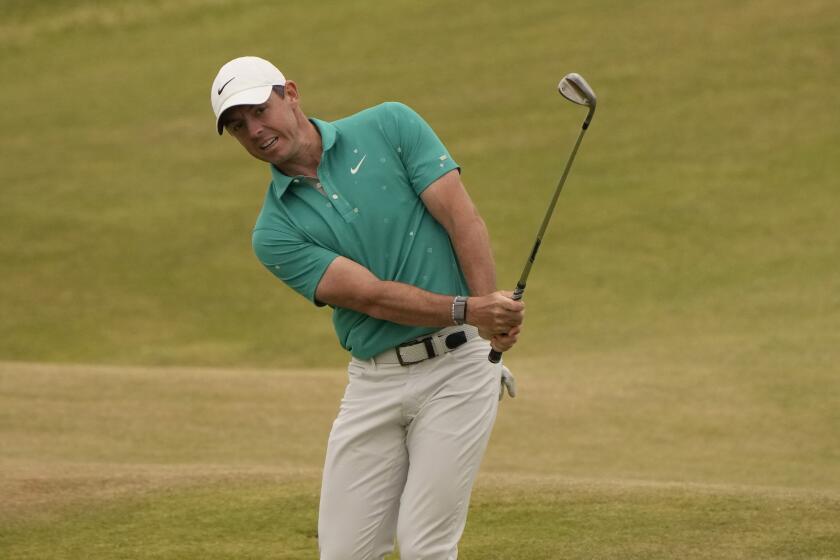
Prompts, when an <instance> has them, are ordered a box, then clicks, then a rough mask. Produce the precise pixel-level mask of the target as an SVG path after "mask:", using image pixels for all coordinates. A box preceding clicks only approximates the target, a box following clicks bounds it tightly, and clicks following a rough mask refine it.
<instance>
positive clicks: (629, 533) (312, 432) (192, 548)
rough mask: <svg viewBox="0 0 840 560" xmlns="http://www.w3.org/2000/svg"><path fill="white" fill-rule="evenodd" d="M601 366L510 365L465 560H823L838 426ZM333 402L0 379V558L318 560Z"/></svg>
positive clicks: (270, 378)
mask: <svg viewBox="0 0 840 560" xmlns="http://www.w3.org/2000/svg"><path fill="white" fill-rule="evenodd" d="M586 364H588V365H586ZM593 364H595V365H594V366H593ZM614 365H615V364H609V363H608V362H607V361H605V360H603V359H601V360H598V359H586V360H585V363H583V362H582V363H570V364H566V365H562V366H559V367H557V368H552V369H544V368H543V366H541V365H540V364H539V363H538V362H531V363H528V364H523V365H522V367H521V369H520V373H519V383H520V386H521V389H522V394H521V395H520V396H519V397H518V398H517V399H516V400H514V401H507V402H504V403H503V406H502V409H501V414H500V417H499V419H498V421H497V425H496V429H495V431H494V434H493V440H492V442H491V445H490V450H489V452H488V454H487V457H486V458H485V461H484V464H483V467H482V473H481V475H480V476H479V480H478V483H477V487H476V491H475V494H474V500H473V503H472V505H471V513H470V517H469V522H468V525H467V529H466V532H465V535H464V540H463V545H462V547H461V553H462V557H463V558H467V559H469V558H500V559H501V558H504V559H523V560H524V559H534V558H558V557H564V558H580V559H591V558H616V557H620V558H638V559H646V558H709V559H713V558H714V559H719V558H791V559H793V558H837V557H840V531H838V529H837V524H836V520H837V518H838V515H840V478H838V477H839V476H840V475H838V471H837V469H836V465H837V462H838V457H837V448H836V434H837V433H838V428H840V425H838V422H837V413H836V410H837V407H836V403H834V404H833V405H832V407H831V408H830V409H829V407H828V406H826V407H824V408H823V409H822V410H820V409H819V408H817V409H814V408H815V407H813V404H812V402H813V399H815V395H817V394H818V392H819V388H814V389H813V392H812V400H811V401H808V402H798V401H797V400H796V399H790V400H788V401H786V402H785V403H783V404H782V403H780V402H777V401H776V400H775V399H774V398H772V397H771V396H769V395H768V394H766V393H764V392H762V391H739V390H737V389H736V388H734V387H729V388H724V387H718V388H716V389H708V388H707V389H705V390H703V389H701V388H700V387H699V386H697V385H695V384H693V383H694V382H696V381H697V379H698V378H699V377H702V376H701V375H699V373H700V372H694V373H693V374H692V375H691V376H690V377H688V376H687V377H683V378H682V385H683V388H684V389H685V390H686V391H687V392H690V393H691V394H692V395H693V396H692V398H688V397H686V398H683V399H677V398H675V397H673V393H674V391H673V389H672V388H669V387H667V386H666V385H664V384H663V383H662V382H661V381H660V382H659V383H656V382H655V381H654V379H653V378H652V377H650V376H649V374H647V373H646V372H645V370H644V367H643V366H640V365H639V364H634V363H630V362H628V363H625V364H624V373H625V374H626V377H625V378H621V379H619V378H617V377H612V376H610V375H609V374H608V373H607V372H609V371H612V370H613V367H612V366H614ZM835 383H836V381H835ZM342 385H343V375H342V372H341V371H338V370H336V371H330V370H299V371H294V370H224V369H197V368H190V369H185V368H115V367H104V366H72V367H68V366H55V365H50V366H47V365H27V364H21V363H5V364H0V440H2V441H3V452H2V454H0V498H2V499H0V551H2V552H3V557H4V558H21V559H22V558H38V559H39V560H40V559H49V558H86V559H87V558H179V559H187V558H196V559H198V558H288V559H307V558H310V559H314V558H316V557H317V552H316V551H317V545H316V528H317V522H316V515H317V501H318V500H317V497H318V490H319V486H320V484H319V477H320V466H321V463H322V460H323V450H324V442H325V441H326V437H327V433H328V431H329V426H330V422H331V420H332V417H333V416H334V413H335V407H336V403H337V401H338V399H339V398H340V395H341V391H342ZM605 387H608V388H609V390H606V389H605ZM668 393H672V396H671V398H670V402H668V403H665V402H663V397H662V396H661V395H665V394H668Z"/></svg>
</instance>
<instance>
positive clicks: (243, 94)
mask: <svg viewBox="0 0 840 560" xmlns="http://www.w3.org/2000/svg"><path fill="white" fill-rule="evenodd" d="M272 87H274V86H259V87H255V88H251V89H246V90H244V91H240V92H237V93H234V94H233V95H231V96H230V97H228V98H227V99H225V102H224V103H222V106H221V107H219V112H218V114H217V116H216V130H218V132H219V134H221V133H222V128H223V127H222V123H221V122H220V121H221V118H222V115H223V114H224V113H225V111H227V110H228V109H230V108H231V107H236V106H237V105H259V104H260V103H265V102H266V100H267V99H268V98H269V96H270V95H271V88H272Z"/></svg>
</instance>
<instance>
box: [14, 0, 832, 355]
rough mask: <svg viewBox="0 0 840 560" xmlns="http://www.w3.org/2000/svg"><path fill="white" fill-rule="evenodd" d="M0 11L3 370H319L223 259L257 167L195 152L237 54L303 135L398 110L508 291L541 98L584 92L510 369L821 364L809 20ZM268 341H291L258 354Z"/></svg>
mask: <svg viewBox="0 0 840 560" xmlns="http://www.w3.org/2000/svg"><path fill="white" fill-rule="evenodd" d="M10 6H11V8H10V10H11V11H10V16H9V17H10V19H9V20H8V21H7V22H4V24H3V31H4V32H3V33H2V34H0V37H2V38H0V46H2V48H3V49H4V52H5V53H7V54H6V55H5V56H3V57H2V58H0V69H2V71H3V73H4V75H13V76H15V79H14V80H8V81H7V82H8V83H6V85H5V86H4V88H3V91H2V92H0V101H2V102H3V105H4V106H5V107H8V108H12V107H13V108H14V109H13V110H7V111H5V112H4V115H3V117H2V119H3V127H2V128H3V133H2V136H0V159H1V160H2V161H0V163H2V165H0V179H2V184H3V189H2V190H0V234H2V235H0V266H2V268H3V281H2V283H1V284H0V356H3V357H5V358H7V359H18V360H29V361H33V360H34V361H52V362H68V361H69V362H81V363H90V362H106V363H120V364H150V365H195V364H202V365H220V366H235V367H240V366H242V365H248V366H260V367H264V366H268V367H277V366H284V367H298V366H335V365H336V364H337V363H341V361H342V360H343V351H342V350H341V349H339V348H338V347H337V345H336V344H335V343H334V335H333V333H332V330H331V325H330V322H329V319H328V311H326V310H318V309H314V308H313V307H312V306H311V305H310V304H308V303H307V302H305V301H304V300H303V299H302V298H299V297H295V296H294V294H293V293H292V292H291V291H290V290H288V289H287V288H285V287H283V286H282V285H281V284H280V283H278V282H277V281H276V280H275V279H274V278H273V277H271V276H270V275H269V274H268V273H266V272H265V271H264V270H262V269H261V267H260V266H259V265H258V263H257V261H256V259H255V258H254V257H253V255H252V254H251V250H250V242H249V238H250V229H251V226H252V225H253V222H254V219H255V216H256V213H257V211H258V209H259V205H260V204H261V201H262V196H263V193H264V190H265V188H266V186H267V182H268V174H267V170H266V169H265V168H264V167H263V166H262V165H259V164H258V163H256V162H255V161H253V160H252V159H250V157H249V156H247V155H246V154H245V153H244V152H243V151H242V150H241V148H240V147H239V146H238V145H236V144H235V143H234V142H233V141H232V140H231V139H230V138H228V137H223V138H218V137H216V135H215V134H214V133H213V125H212V114H211V111H210V108H209V102H208V93H207V89H208V84H209V83H210V81H211V80H212V77H213V75H214V74H215V72H216V70H217V68H218V66H219V65H220V64H221V63H222V62H224V61H226V60H228V59H229V58H231V57H232V56H234V55H237V54H241V53H254V54H261V55H264V56H266V57H269V58H272V59H273V60H275V61H276V62H277V63H278V64H279V65H280V66H281V67H282V68H283V70H284V71H285V72H286V74H287V75H288V76H290V77H291V78H294V79H296V80H297V81H298V82H299V83H300V84H301V88H302V92H303V103H304V109H305V110H306V111H307V112H308V113H310V114H312V115H317V116H320V117H322V118H327V119H331V118H336V117H339V116H342V115H345V114H348V113H350V112H353V111H356V110H358V109H360V108H363V107H366V106H369V105H371V104H374V103H378V102H381V101H383V100H389V99H399V100H402V101H405V102H407V103H409V104H411V105H413V106H415V107H416V108H417V109H418V110H419V111H420V112H421V113H423V114H424V115H425V116H426V117H427V119H428V120H429V121H430V122H431V123H432V124H433V125H434V126H435V128H436V129H437V130H438V132H439V133H440V135H441V136H442V137H443V139H444V140H445V142H446V143H447V144H448V145H449V147H450V149H451V151H452V153H453V154H454V155H455V156H456V158H457V159H458V160H459V161H460V163H461V164H462V165H463V169H464V179H465V182H466V183H467V185H468V187H469V188H470V190H471V192H472V195H473V197H474V199H475V200H476V202H477V204H478V205H479V208H480V210H481V211H482V213H483V215H484V217H485V218H486V221H487V222H488V224H489V226H490V231H491V235H492V237H493V243H494V248H495V252H496V255H497V260H498V268H499V275H498V276H499V282H500V285H501V286H508V287H510V286H512V285H513V284H514V283H515V279H516V278H517V276H518V274H519V270H520V267H521V266H522V264H523V262H524V257H525V256H526V254H527V252H528V250H529V249H530V246H531V243H532V239H533V237H532V236H533V235H534V233H535V231H536V229H537V226H538V224H539V221H540V219H541V216H542V213H543V211H544V208H545V205H546V203H547V200H548V198H549V196H550V192H551V190H552V188H553V185H554V184H555V182H556V180H557V178H558V176H559V174H560V171H561V170H562V165H563V162H564V160H565V158H566V156H567V154H568V151H569V149H570V148H571V145H572V143H573V141H574V138H575V135H576V132H575V131H576V129H577V127H578V126H579V124H580V122H581V120H582V118H583V116H584V113H583V111H582V110H581V109H579V108H575V107H574V106H572V105H570V104H568V103H566V102H564V101H563V100H562V99H561V98H560V96H559V95H557V93H556V92H555V91H554V88H555V85H556V82H557V81H558V79H559V77H560V76H562V75H563V74H564V73H565V72H568V71H572V70H575V71H579V72H581V73H583V74H584V75H585V76H586V77H587V78H588V79H589V81H590V82H591V83H592V84H593V86H594V87H595V89H596V91H597V92H598V94H599V105H598V106H599V108H598V113H597V115H596V117H595V121H594V124H593V126H592V128H591V130H590V131H589V133H588V134H587V137H586V139H585V141H584V144H583V145H582V147H581V151H580V154H579V157H578V160H577V162H576V164H575V167H574V169H573V172H572V175H571V177H570V179H569V181H568V184H567V189H566V192H564V193H563V197H562V199H561V201H560V205H559V207H558V212H557V216H556V218H555V221H554V222H553V223H552V226H551V228H550V229H549V232H548V236H547V239H546V242H545V243H544V244H543V248H542V250H541V253H540V258H539V260H538V262H537V265H536V267H535V269H534V273H533V276H532V278H531V282H530V284H529V289H528V297H527V301H528V304H529V307H530V312H529V315H528V324H527V326H526V328H527V331H526V335H525V336H524V337H523V341H522V345H521V351H522V353H527V354H528V355H535V354H536V355H547V354H550V353H553V352H557V353H558V354H560V355H562V354H566V353H568V352H573V351H576V350H578V349H580V348H582V347H589V348H593V349H598V348H603V347H605V346H608V347H610V348H615V347H617V346H625V347H631V348H639V347H646V348H651V349H653V348H657V347H659V346H661V345H668V346H674V345H675V344H679V343H682V342H683V341H685V342H687V343H689V344H692V345H694V344H696V345H699V346H701V347H702V348H704V349H706V350H707V351H709V350H710V351H711V352H712V353H714V354H718V353H721V354H733V353H734V354H741V353H743V352H749V356H747V360H748V361H750V362H763V361H766V362H767V363H770V364H774V363H776V362H777V361H778V360H779V359H786V358H790V357H793V356H801V355H807V354H814V353H820V354H824V355H826V357H827V358H831V359H832V360H833V361H835V362H836V361H837V359H838V358H840V356H838V354H837V349H838V348H840V344H838V343H837V342H838V338H837V334H836V333H837V332H840V299H838V294H840V281H839V280H838V278H840V269H839V268H838V267H840V265H838V260H837V259H836V258H835V256H836V255H835V250H834V248H835V247H836V246H837V245H838V243H840V230H838V228H836V227H835V226H834V222H833V213H834V212H833V210H834V209H836V208H838V206H840V191H838V190H837V189H836V188H834V171H835V169H834V166H832V165H831V162H833V161H837V160H838V158H840V132H838V131H840V126H838V125H840V110H838V108H837V106H836V104H832V103H830V102H829V101H828V100H830V99H831V98H832V95H833V92H834V91H835V90H836V89H837V88H838V86H840V78H839V77H838V74H837V72H834V71H833V69H834V67H833V61H834V60H836V58H837V55H838V54H840V48H839V47H838V43H837V40H836V37H837V36H840V24H838V23H837V22H838V21H840V17H838V16H840V10H838V9H837V7H836V6H835V5H834V4H833V3H831V2H827V1H818V0H806V1H803V2H797V3H796V4H795V5H791V4H789V3H785V2H781V1H771V2H739V3H735V4H733V3H731V2H724V1H722V0H720V1H717V0H716V1H711V2H687V3H681V4H679V5H673V6H668V7H663V6H662V4H661V3H660V2H634V3H632V4H629V3H625V2H615V1H613V2H606V1H604V2H566V3H563V4H562V5H559V4H557V3H556V2H553V1H548V0H546V1H533V2H529V3H528V4H527V6H520V5H518V4H510V3H502V2H496V3H495V4H491V5H482V6H484V7H481V8H479V7H478V6H468V5H451V4H449V3H442V2H423V3H416V2H415V3H410V2H406V1H397V2H388V3H371V4H370V5H369V6H366V5H365V4H351V3H343V2H322V3H317V4H306V5H304V4H303V3H287V4H284V6H283V8H282V9H281V8H278V7H274V6H273V5H271V4H270V3H258V2H246V1H229V2H224V1H218V2H211V1H199V0H194V1H190V2H163V1H159V2H121V3H116V2H114V3H111V2H104V3H102V2H98V3H91V2H75V3H71V2H62V3H48V2H39V3H29V2H16V3H12V4H10ZM350 21H352V22H353V25H348V24H347V23H348V22H350ZM791 326H794V328H791ZM291 338H295V339H299V340H306V341H307V344H301V345H297V347H296V349H295V351H294V352H281V351H278V348H277V341H278V340H288V339H291ZM744 339H747V340H746V342H747V348H749V346H750V343H751V342H756V343H758V345H759V346H761V347H762V348H761V350H760V351H756V350H755V349H749V350H747V349H745V347H744V345H743V341H744ZM774 340H775V341H778V342H779V344H767V343H768V341H774ZM726 341H729V342H726ZM766 346H770V347H771V348H765V347H766Z"/></svg>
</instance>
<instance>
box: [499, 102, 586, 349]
mask: <svg viewBox="0 0 840 560" xmlns="http://www.w3.org/2000/svg"><path fill="white" fill-rule="evenodd" d="M591 119H592V112H591V111H590V113H589V115H588V116H587V117H586V121H584V123H583V126H582V127H581V129H580V134H579V135H578V138H577V142H575V147H574V148H572V153H571V155H570V156H569V159H568V161H566V168H565V169H564V170H563V175H562V176H561V177H560V181H559V182H558V183H557V188H556V189H554V196H552V197H551V204H549V205H548V210H547V211H546V213H545V217H544V218H543V221H542V225H541V226H540V231H539V233H537V239H536V241H534V247H533V248H532V249H531V254H530V255H529V256H528V260H527V261H526V262H525V268H523V269H522V275H521V276H520V277H519V282H517V284H516V290H515V291H514V293H513V299H514V300H516V301H519V300H520V299H522V296H523V295H524V293H525V284H526V283H527V282H528V275H529V274H531V266H533V264H534V261H535V260H537V252H538V251H539V250H540V245H542V238H543V235H545V230H546V229H548V223H549V222H550V221H551V216H552V215H553V214H554V207H555V206H557V199H558V198H559V197H560V192H561V191H562V190H563V185H564V184H565V183H566V177H568V176H569V170H570V169H571V168H572V163H573V162H574V161H575V156H576V155H577V151H578V148H579V147H580V142H581V140H583V135H584V134H586V130H587V129H588V128H589V122H590V120H591ZM488 359H489V360H490V361H491V362H493V363H494V364H497V363H499V361H500V360H501V359H502V353H501V352H497V351H496V350H491V351H490V355H489V356H488Z"/></svg>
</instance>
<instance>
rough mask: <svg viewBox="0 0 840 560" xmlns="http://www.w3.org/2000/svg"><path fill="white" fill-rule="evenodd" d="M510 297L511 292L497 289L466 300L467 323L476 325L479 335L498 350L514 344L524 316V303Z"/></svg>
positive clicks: (507, 348)
mask: <svg viewBox="0 0 840 560" xmlns="http://www.w3.org/2000/svg"><path fill="white" fill-rule="evenodd" d="M512 297H513V292H506V291H499V292H493V293H492V294H488V295H486V296H475V297H471V298H470V299H469V301H468V302H467V317H466V319H467V323H469V324H470V325H473V326H475V327H478V332H479V334H480V335H481V337H482V338H485V339H487V340H490V343H491V345H492V346H493V348H494V349H495V350H498V351H500V352H505V351H507V350H509V349H510V348H511V347H512V346H513V345H514V344H516V339H517V337H518V335H519V333H520V331H521V325H522V321H523V319H524V316H525V304H524V303H523V302H522V301H514V300H513V299H511V298H512Z"/></svg>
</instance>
